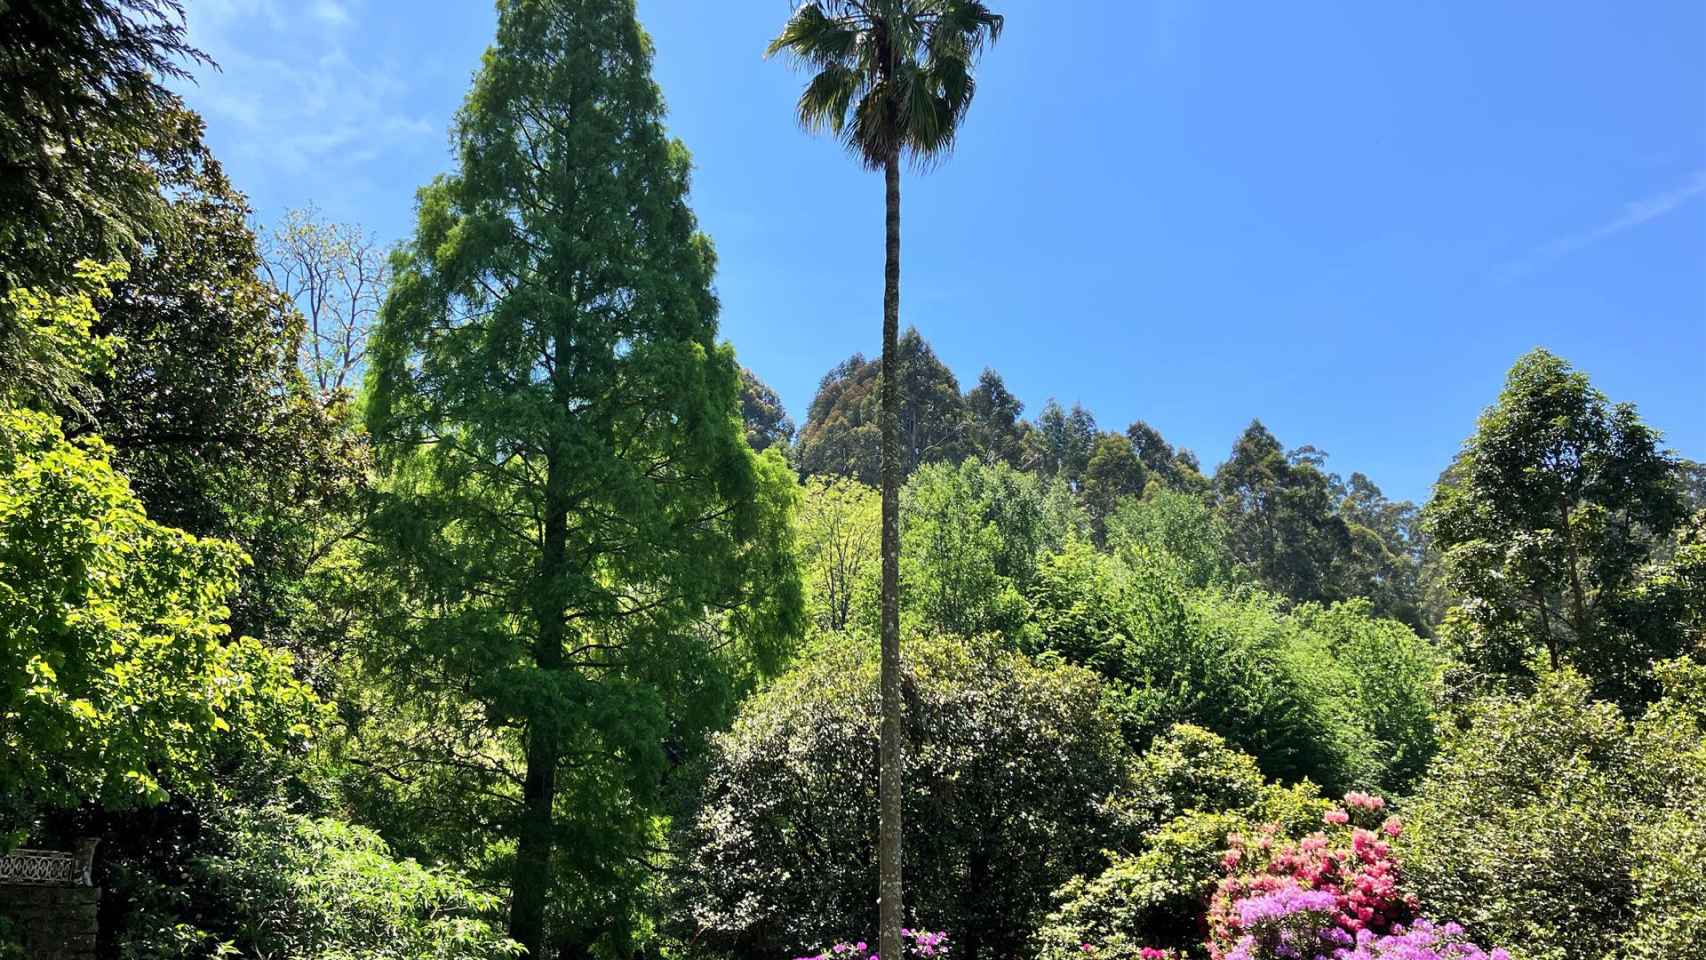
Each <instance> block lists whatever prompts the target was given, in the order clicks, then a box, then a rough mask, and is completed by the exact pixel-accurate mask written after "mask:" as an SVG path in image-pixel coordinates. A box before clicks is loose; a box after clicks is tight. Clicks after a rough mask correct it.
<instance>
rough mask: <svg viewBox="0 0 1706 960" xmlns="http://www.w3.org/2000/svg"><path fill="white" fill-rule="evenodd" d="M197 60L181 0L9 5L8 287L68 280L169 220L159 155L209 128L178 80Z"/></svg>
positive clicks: (185, 156) (168, 161) (169, 163)
mask: <svg viewBox="0 0 1706 960" xmlns="http://www.w3.org/2000/svg"><path fill="white" fill-rule="evenodd" d="M198 62H205V58H204V57H203V56H202V54H201V53H200V52H198V51H197V50H195V49H194V48H193V47H191V46H190V45H189V44H188V42H187V40H186V38H185V26H184V20H183V8H182V6H181V5H180V4H179V3H178V2H177V0H30V2H29V3H11V2H9V3H6V4H4V5H0V170H3V171H5V175H4V176H0V210H4V211H5V213H4V215H3V216H0V292H4V291H10V290H11V289H14V288H18V287H34V288H37V289H41V290H45V291H47V292H49V293H57V292H59V291H60V290H61V288H62V286H63V284H64V282H65V281H66V280H67V279H68V278H70V277H72V276H73V275H74V274H75V268H74V267H75V264H76V263H77V261H78V260H80V259H83V258H85V257H87V258H92V259H96V260H102V261H105V260H110V259H114V258H122V257H125V256H128V255H129V254H130V253H131V252H132V251H134V250H135V248H136V247H137V246H138V245H139V244H140V243H141V241H142V237H143V234H144V233H146V232H147V231H150V230H154V229H157V228H159V227H160V226H161V225H162V223H163V219H164V218H163V208H164V206H165V202H164V200H163V198H162V197H161V195H160V193H159V192H158V187H159V185H160V177H159V172H160V169H161V168H162V167H173V166H176V165H178V164H181V163H185V162H189V161H190V160H191V159H192V158H193V157H194V156H195V155H196V154H197V153H198V152H199V142H198V141H199V136H200V120H199V119H197V118H196V117H195V116H194V115H193V114H190V113H188V112H187V111H185V110H184V109H183V105H182V102H181V101H180V100H179V99H178V96H177V95H176V94H174V93H173V92H172V91H171V90H169V89H168V88H167V83H168V82H169V81H173V80H184V79H187V78H188V76H189V74H188V72H187V68H188V67H190V66H192V65H194V64H196V63H198ZM3 311H4V307H3V306H0V313H3Z"/></svg>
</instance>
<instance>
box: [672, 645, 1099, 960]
mask: <svg viewBox="0 0 1706 960" xmlns="http://www.w3.org/2000/svg"><path fill="white" fill-rule="evenodd" d="M904 650H905V657H906V662H905V671H906V680H905V696H906V699H907V713H906V715H907V723H908V730H907V737H908V740H909V742H910V744H911V748H910V750H909V751H908V754H907V758H906V760H907V763H906V780H905V782H906V785H907V792H906V795H905V797H904V805H905V807H904V809H905V824H906V858H907V859H906V877H907V893H908V895H907V903H906V906H907V911H908V914H909V920H911V921H912V922H913V924H914V925H917V926H922V927H925V928H928V929H939V930H947V931H949V932H950V933H951V934H952V936H953V938H954V951H955V956H956V957H957V958H963V960H975V958H977V957H979V956H985V957H989V956H993V957H1008V956H1013V955H1015V954H1016V953H1017V952H1018V951H1019V950H1020V949H1021V948H1022V947H1023V945H1024V943H1025V941H1026V940H1027V939H1028V937H1029V935H1030V932H1031V930H1032V929H1033V927H1034V925H1035V922H1036V920H1037V919H1038V918H1039V917H1040V916H1041V914H1042V912H1043V910H1044V909H1045V908H1046V906H1047V903H1048V895H1049V892H1050V891H1052V890H1054V889H1055V888H1056V887H1058V886H1059V885H1060V884H1062V883H1064V882H1065V881H1066V880H1068V879H1069V878H1071V877H1072V876H1074V875H1076V874H1078V873H1082V872H1084V871H1086V870H1088V869H1092V868H1094V867H1096V866H1097V865H1099V864H1100V862H1101V860H1102V858H1101V852H1100V851H1101V848H1102V847H1103V846H1104V845H1105V844H1106V841H1107V838H1108V836H1109V835H1110V825H1111V820H1112V814H1111V812H1110V810H1109V808H1108V805H1107V803H1106V802H1105V801H1106V800H1107V798H1108V797H1109V796H1110V795H1112V794H1113V793H1115V792H1116V791H1117V790H1119V789H1120V788H1121V787H1122V786H1123V785H1124V784H1125V782H1126V780H1127V777H1128V771H1127V761H1126V759H1125V754H1124V750H1123V746H1122V744H1121V742H1120V738H1119V734H1118V731H1117V729H1116V727H1115V725H1114V724H1113V722H1112V721H1111V719H1109V718H1108V717H1107V716H1106V714H1105V713H1104V712H1103V711H1102V709H1101V705H1100V689H1099V684H1098V683H1097V681H1096V679H1095V677H1094V676H1093V675H1092V674H1090V673H1089V672H1088V671H1085V670H1081V669H1078V668H1075V667H1069V666H1064V665H1060V664H1053V665H1046V664H1045V665H1038V664H1034V663H1032V662H1031V661H1030V660H1028V659H1027V658H1025V657H1024V656H1022V655H1020V654H1018V653H1014V652H1012V651H1009V650H1005V649H1002V646H1001V645H1000V644H998V643H996V642H994V641H960V640H956V639H950V638H922V637H920V638H913V639H911V640H908V641H907V643H906V644H905V646H904ZM877 742H878V696H877V656H876V651H875V649H874V644H872V643H871V642H869V641H868V640H865V639H860V638H854V637H849V636H829V637H825V638H823V639H822V640H820V642H819V643H817V644H816V645H815V646H814V648H813V649H812V650H811V651H810V652H809V653H808V655H807V656H806V657H804V658H803V659H802V661H801V662H800V663H799V664H798V665H797V666H796V667H795V668H794V669H793V670H792V671H790V672H789V673H788V674H786V675H785V676H783V677H782V678H781V679H779V680H778V681H777V682H776V683H775V684H774V685H773V686H772V687H770V688H769V689H768V690H766V691H764V692H763V693H761V694H760V695H758V696H757V697H755V698H754V699H752V700H750V701H749V702H748V703H747V704H746V706H745V707H744V709H743V710H742V712H741V716H740V719H739V720H738V721H737V723H736V724H735V727H734V729H733V730H732V731H731V732H730V733H728V734H727V735H725V736H723V737H721V738H719V739H718V740H717V741H716V743H715V744H714V747H713V751H712V758H711V761H710V763H709V768H708V771H707V773H706V776H705V779H704V784H703V787H702V789H701V791H700V794H699V800H698V805H697V810H696V811H695V813H694V814H693V816H692V817H691V818H689V819H688V820H687V821H686V823H685V824H684V826H683V829H682V830H681V831H680V832H679V834H678V836H677V843H678V849H679V853H680V868H681V876H680V877H679V880H680V883H679V886H678V898H679V899H678V910H677V922H678V926H679V927H680V928H681V931H682V934H683V937H684V938H688V937H691V938H692V939H693V940H694V942H695V943H697V944H699V945H702V946H705V947H709V948H711V949H714V950H722V951H727V952H729V953H731V954H738V955H740V956H747V957H765V956H769V957H787V956H794V955H798V954H800V953H801V952H802V951H804V950H807V949H810V948H813V947H816V946H818V945H821V944H824V943H832V942H835V941H836V940H838V939H840V938H843V937H847V936H854V937H858V936H864V935H867V934H868V933H870V932H874V931H875V929H876V918H877V917H876V897H875V892H876V889H877V876H876V874H877V870H876V833H877V802H876V797H877Z"/></svg>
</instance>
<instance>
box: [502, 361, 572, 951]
mask: <svg viewBox="0 0 1706 960" xmlns="http://www.w3.org/2000/svg"><path fill="white" fill-rule="evenodd" d="M559 369H561V368H560V367H559ZM564 470H565V467H564V465H563V457H561V456H559V455H553V456H551V459H550V462H549V463H548V464H547V466H546V477H545V528H544V544H543V550H542V552H541V555H540V560H539V580H540V589H539V591H538V597H537V599H535V600H534V617H535V619H536V620H537V622H538V625H539V637H538V642H537V646H535V648H534V651H533V659H534V663H535V664H536V665H537V666H538V668H539V669H540V670H541V671H543V672H547V673H549V672H554V671H557V670H561V669H562V668H563V611H562V608H561V606H560V604H559V603H558V602H557V601H556V600H555V599H554V598H555V595H556V590H555V589H554V587H553V585H554V584H556V583H559V582H561V578H562V575H563V568H564V566H565V564H566V562H567V556H568V526H569V519H568V518H569V514H568V509H567V507H566V505H565V504H564V500H565V498H564V496H563V491H562V485H563V480H562V476H563V471H564ZM560 751H561V744H560V743H559V742H558V725H557V722H556V718H555V717H549V716H540V715H539V714H538V713H537V712H536V713H535V714H534V715H533V716H531V717H529V718H528V725H527V777H526V780H525V781H524V782H523V784H522V789H521V796H522V814H521V824H520V829H519V830H518V831H517V836H516V848H515V876H514V878H513V880H512V881H511V885H510V913H509V937H510V939H511V940H514V941H515V942H517V943H519V944H521V945H522V946H523V947H524V948H526V950H527V954H526V955H527V956H528V957H529V958H543V957H545V956H546V953H545V903H546V900H547V899H548V898H549V896H550V892H551V854H552V849H553V847H554V845H555V842H556V837H555V827H554V824H553V822H552V805H553V804H554V803H555V801H556V799H557V762H558V759H559V753H560Z"/></svg>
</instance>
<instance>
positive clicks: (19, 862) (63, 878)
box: [0, 840, 97, 887]
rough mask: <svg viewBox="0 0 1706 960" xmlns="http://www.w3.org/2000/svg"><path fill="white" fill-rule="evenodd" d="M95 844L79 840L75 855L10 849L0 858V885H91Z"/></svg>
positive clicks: (92, 882) (92, 881)
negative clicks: (9, 851) (10, 850)
mask: <svg viewBox="0 0 1706 960" xmlns="http://www.w3.org/2000/svg"><path fill="white" fill-rule="evenodd" d="M96 842H97V841H94V840H80V841H78V843H77V852H76V853H66V852H65V851H63V850H13V851H12V852H11V853H8V854H6V855H5V856H3V857H0V883H10V884H32V885H33V884H40V885H50V886H84V887H88V886H93V885H94V882H95V879H94V863H95V844H96Z"/></svg>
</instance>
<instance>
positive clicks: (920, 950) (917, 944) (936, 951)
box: [794, 927, 948, 960]
mask: <svg viewBox="0 0 1706 960" xmlns="http://www.w3.org/2000/svg"><path fill="white" fill-rule="evenodd" d="M900 937H901V941H902V943H901V947H902V953H903V954H904V955H906V956H911V957H914V958H919V957H929V958H932V960H936V958H944V957H946V956H947V955H948V935H947V934H946V933H942V932H940V931H931V930H914V929H912V928H911V927H902V928H901V929H900ZM794 960H882V956H881V955H879V954H876V953H872V952H871V947H870V944H868V943H866V942H865V941H863V940H860V941H858V942H857V943H854V942H850V941H846V940H843V941H841V942H840V943H837V944H835V945H834V946H832V947H828V948H826V949H824V950H821V951H819V952H817V953H813V954H808V955H806V956H801V957H795V958H794Z"/></svg>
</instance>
